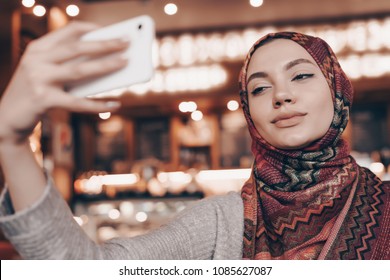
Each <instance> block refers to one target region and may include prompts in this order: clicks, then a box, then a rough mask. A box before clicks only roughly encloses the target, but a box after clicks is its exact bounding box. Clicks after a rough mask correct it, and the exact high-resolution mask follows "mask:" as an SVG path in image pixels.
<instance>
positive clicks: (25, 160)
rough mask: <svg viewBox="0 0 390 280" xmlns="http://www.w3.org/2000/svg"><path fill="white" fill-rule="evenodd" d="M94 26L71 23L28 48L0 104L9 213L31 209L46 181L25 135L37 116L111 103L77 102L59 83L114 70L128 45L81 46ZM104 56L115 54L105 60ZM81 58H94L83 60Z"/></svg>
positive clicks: (100, 108) (111, 105)
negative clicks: (83, 39) (53, 109)
mask: <svg viewBox="0 0 390 280" xmlns="http://www.w3.org/2000/svg"><path fill="white" fill-rule="evenodd" d="M95 28H96V26H95V25H94V24H89V23H81V22H74V23H71V24H69V25H67V26H66V27H64V28H62V29H59V30H57V31H55V32H52V33H49V34H47V35H45V36H43V37H41V38H40V39H37V40H35V41H33V42H31V43H30V44H29V46H28V47H27V50H26V52H25V54H24V56H23V57H22V59H21V61H20V63H19V66H18V68H17V69H16V71H15V73H14V75H13V77H12V79H11V81H10V83H9V85H8V87H7V89H6V91H5V92H4V94H3V96H2V99H1V102H0V164H1V167H2V169H3V172H4V177H5V180H6V182H7V185H8V188H9V193H10V196H11V200H12V203H13V207H14V209H15V211H20V210H22V209H24V208H26V207H28V206H31V205H32V204H33V203H34V202H35V201H37V199H38V198H39V197H40V196H41V195H42V193H43V190H44V188H45V186H46V178H45V176H44V174H43V172H42V169H41V168H40V166H39V165H38V164H37V162H36V161H35V158H34V155H33V153H32V151H31V149H30V146H29V142H28V137H29V135H30V134H31V132H32V130H33V129H34V127H35V126H36V124H37V123H38V122H39V120H40V118H41V117H42V116H43V115H44V114H45V113H46V112H47V111H49V110H50V109H52V108H63V109H66V110H69V111H73V112H105V111H111V110H115V109H117V108H118V107H119V104H118V103H117V102H102V101H97V100H92V99H88V98H77V97H74V96H71V95H69V94H67V93H66V92H65V91H64V85H65V84H67V83H69V82H76V81H79V80H82V79H87V78H91V77H94V76H99V75H103V74H107V73H110V72H112V71H115V70H119V69H120V68H122V67H124V66H125V65H126V64H127V61H126V59H125V58H123V57H122V56H121V51H123V50H124V49H125V48H126V47H127V46H128V44H129V42H127V41H126V40H122V39H116V40H107V41H104V42H81V41H79V37H80V36H81V35H82V34H84V33H85V32H88V31H91V30H93V29H95ZM107 54H115V55H114V56H110V57H107V56H106V55H107ZM82 56H94V57H96V59H94V60H89V61H81V60H79V58H80V57H82Z"/></svg>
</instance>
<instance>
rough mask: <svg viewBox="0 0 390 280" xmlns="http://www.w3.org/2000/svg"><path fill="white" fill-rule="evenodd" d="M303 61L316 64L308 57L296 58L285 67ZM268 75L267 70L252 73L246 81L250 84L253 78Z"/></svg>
mask: <svg viewBox="0 0 390 280" xmlns="http://www.w3.org/2000/svg"><path fill="white" fill-rule="evenodd" d="M301 63H310V64H312V65H315V64H314V63H313V62H312V61H310V60H308V59H306V58H298V59H295V60H293V61H290V62H289V63H287V64H286V66H284V69H285V70H289V69H291V68H293V67H294V66H295V65H298V64H301ZM267 77H268V74H267V73H266V72H255V73H253V74H252V75H250V76H249V78H248V81H247V82H246V83H247V84H249V82H250V81H251V80H253V79H257V78H267Z"/></svg>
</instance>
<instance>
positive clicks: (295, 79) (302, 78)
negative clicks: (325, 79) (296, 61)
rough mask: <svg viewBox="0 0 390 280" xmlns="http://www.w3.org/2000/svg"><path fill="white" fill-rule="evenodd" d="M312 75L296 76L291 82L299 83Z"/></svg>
mask: <svg viewBox="0 0 390 280" xmlns="http://www.w3.org/2000/svg"><path fill="white" fill-rule="evenodd" d="M313 76H314V74H298V75H296V76H295V77H294V78H293V79H292V80H291V81H300V80H305V79H307V78H311V77H313Z"/></svg>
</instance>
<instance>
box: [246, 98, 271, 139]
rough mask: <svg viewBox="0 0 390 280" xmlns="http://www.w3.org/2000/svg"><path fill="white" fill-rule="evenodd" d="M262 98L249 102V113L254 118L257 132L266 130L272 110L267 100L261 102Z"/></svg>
mask: <svg viewBox="0 0 390 280" xmlns="http://www.w3.org/2000/svg"><path fill="white" fill-rule="evenodd" d="M259 99H260V98H253V99H250V100H249V112H250V115H251V118H252V121H253V123H254V124H255V127H256V129H257V131H258V132H259V133H260V131H262V130H264V129H265V128H266V124H267V123H268V122H269V121H267V116H270V113H271V112H270V109H269V106H267V105H266V104H267V101H266V100H261V101H260V100H259Z"/></svg>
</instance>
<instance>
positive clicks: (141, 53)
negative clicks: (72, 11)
mask: <svg viewBox="0 0 390 280" xmlns="http://www.w3.org/2000/svg"><path fill="white" fill-rule="evenodd" d="M123 37H127V38H128V39H129V40H130V44H129V48H128V49H127V50H126V51H125V52H124V55H125V56H127V58H128V60H129V63H128V65H127V66H126V67H124V68H122V69H120V70H118V71H116V72H113V73H110V74H108V75H105V76H102V77H98V78H94V79H91V80H86V81H83V82H80V83H77V84H72V85H67V86H66V90H67V91H68V92H69V93H70V94H72V95H74V96H78V97H86V96H92V95H96V94H100V93H104V92H107V91H110V90H114V89H118V88H124V87H127V86H130V85H133V84H137V83H143V82H147V81H149V80H150V79H151V78H152V76H153V73H154V67H153V61H152V45H153V41H154V39H155V27H154V21H153V19H152V18H151V17H150V16H147V15H143V16H138V17H135V18H132V19H129V20H126V21H122V22H119V23H115V24H113V25H109V26H106V27H103V28H100V29H98V30H94V31H92V32H89V33H87V34H85V35H83V36H82V37H81V40H85V41H98V40H108V39H115V38H123ZM86 59H88V58H86Z"/></svg>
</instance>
